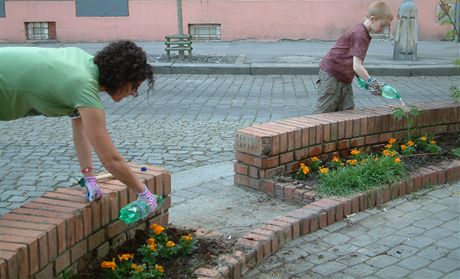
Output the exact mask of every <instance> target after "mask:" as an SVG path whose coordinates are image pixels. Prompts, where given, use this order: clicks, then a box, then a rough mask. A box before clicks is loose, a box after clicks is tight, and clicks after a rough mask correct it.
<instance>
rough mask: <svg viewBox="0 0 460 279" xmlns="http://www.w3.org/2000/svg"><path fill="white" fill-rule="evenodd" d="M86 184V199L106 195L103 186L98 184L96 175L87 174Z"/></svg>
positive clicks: (92, 199)
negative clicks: (100, 186)
mask: <svg viewBox="0 0 460 279" xmlns="http://www.w3.org/2000/svg"><path fill="white" fill-rule="evenodd" d="M85 186H86V199H87V200H88V201H89V202H92V201H94V200H97V199H100V198H102V197H103V196H104V193H102V190H101V188H99V185H97V181H96V177H94V176H86V177H85Z"/></svg>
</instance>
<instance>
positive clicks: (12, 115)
mask: <svg viewBox="0 0 460 279" xmlns="http://www.w3.org/2000/svg"><path fill="white" fill-rule="evenodd" d="M98 79H99V70H98V68H97V66H96V65H95V64H94V63H93V56H92V55H90V54H89V53H87V52H85V51H84V50H82V49H79V48H74V47H69V48H57V49H56V48H39V47H3V48H0V120H12V119H17V118H20V117H24V116H28V115H38V114H42V115H46V116H64V115H72V114H74V112H75V111H76V109H77V108H79V107H92V108H98V109H103V106H102V102H101V99H100V97H99V82H98Z"/></svg>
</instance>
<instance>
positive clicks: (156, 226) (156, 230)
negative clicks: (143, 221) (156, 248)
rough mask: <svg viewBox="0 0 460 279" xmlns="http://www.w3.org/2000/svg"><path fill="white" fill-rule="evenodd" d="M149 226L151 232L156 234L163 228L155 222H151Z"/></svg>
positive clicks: (162, 230)
mask: <svg viewBox="0 0 460 279" xmlns="http://www.w3.org/2000/svg"><path fill="white" fill-rule="evenodd" d="M150 228H151V229H152V231H153V233H155V234H156V235H159V234H161V233H162V232H164V230H165V228H164V227H163V226H161V225H157V224H152V225H151V226H150Z"/></svg>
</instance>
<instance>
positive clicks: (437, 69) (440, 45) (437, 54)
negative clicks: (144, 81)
mask: <svg viewBox="0 0 460 279" xmlns="http://www.w3.org/2000/svg"><path fill="white" fill-rule="evenodd" d="M137 43H138V44H139V45H140V46H142V47H143V48H144V49H145V51H146V52H147V54H148V55H149V56H151V57H154V56H161V55H164V42H137ZM106 44H107V43H41V44H40V43H36V44H29V46H44V47H59V46H76V47H80V48H82V49H85V50H87V51H89V52H90V53H95V52H97V51H98V50H100V49H102V48H103V47H104V46H105V45H106ZM333 44H334V42H333V41H301V40H299V41H277V42H260V41H230V42H225V41H211V42H198V41H197V42H194V43H193V54H194V55H213V56H223V55H227V56H234V57H235V58H237V62H236V63H235V64H183V63H178V64H177V63H176V64H174V63H158V64H155V68H156V72H157V73H159V74H166V73H173V74H255V75H257V74H283V75H286V74H300V75H306V74H317V72H318V65H319V61H320V59H321V58H322V57H323V56H324V55H325V54H326V52H327V51H328V50H329V49H330V48H331V47H332V46H333ZM8 45H10V44H0V46H8ZM24 45H26V44H21V46H24ZM417 47H418V49H417V60H416V61H396V60H393V49H394V47H393V42H392V41H391V40H382V39H374V40H373V41H372V42H371V45H370V47H369V50H368V53H367V56H366V59H365V66H366V68H367V69H368V70H369V71H370V72H371V74H373V75H380V76H382V75H387V76H391V75H404V76H423V75H427V76H445V75H448V76H451V75H460V68H459V67H455V65H454V64H453V63H454V61H455V59H457V58H459V57H460V43H457V42H428V41H422V42H418V45H417Z"/></svg>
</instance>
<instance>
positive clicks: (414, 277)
mask: <svg viewBox="0 0 460 279" xmlns="http://www.w3.org/2000/svg"><path fill="white" fill-rule="evenodd" d="M442 275H443V274H442V273H441V272H439V271H437V270H434V269H428V268H422V269H419V270H417V271H416V272H414V273H411V274H408V276H407V278H411V279H420V278H423V279H437V278H441V277H442Z"/></svg>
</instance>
